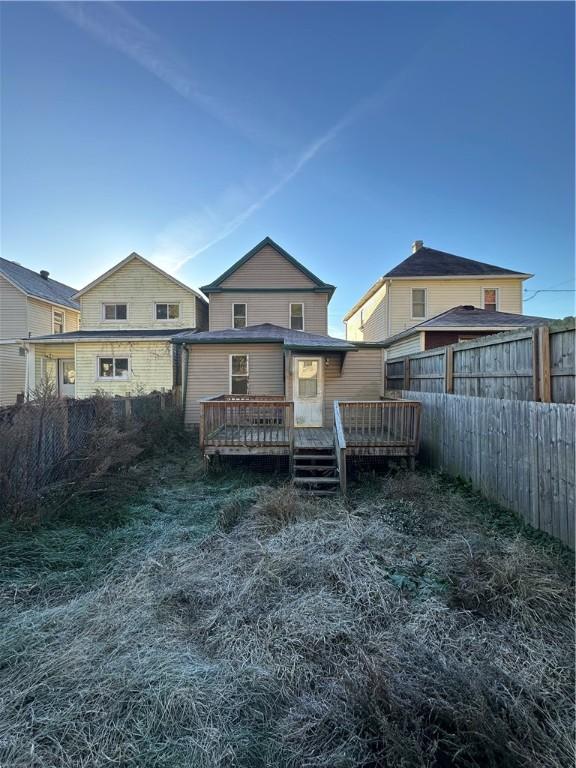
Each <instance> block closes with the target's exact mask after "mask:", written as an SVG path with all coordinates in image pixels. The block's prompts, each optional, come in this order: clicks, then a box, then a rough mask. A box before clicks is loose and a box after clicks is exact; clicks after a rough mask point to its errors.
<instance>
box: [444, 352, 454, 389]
mask: <svg viewBox="0 0 576 768" xmlns="http://www.w3.org/2000/svg"><path fill="white" fill-rule="evenodd" d="M444 392H447V393H449V394H450V393H453V392H454V347H446V349H445V350H444Z"/></svg>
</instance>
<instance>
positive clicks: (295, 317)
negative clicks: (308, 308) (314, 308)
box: [290, 303, 304, 331]
mask: <svg viewBox="0 0 576 768" xmlns="http://www.w3.org/2000/svg"><path fill="white" fill-rule="evenodd" d="M290 328H291V329H292V330H293V331H303V330H304V304H300V303H298V304H290Z"/></svg>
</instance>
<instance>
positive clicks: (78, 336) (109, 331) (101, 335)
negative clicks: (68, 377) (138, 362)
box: [28, 328, 195, 342]
mask: <svg viewBox="0 0 576 768" xmlns="http://www.w3.org/2000/svg"><path fill="white" fill-rule="evenodd" d="M174 330H175V329H174V328H144V329H139V328H121V329H113V328H104V329H102V330H100V331H69V332H68V333H53V334H50V335H48V336H33V337H32V338H31V339H28V341H61V342H66V341H100V340H102V341H106V340H107V339H113V340H116V341H123V340H124V341H125V340H127V339H171V338H172V336H173V335H174ZM181 332H182V333H186V334H193V333H194V332H195V331H194V328H183V329H182V331H181Z"/></svg>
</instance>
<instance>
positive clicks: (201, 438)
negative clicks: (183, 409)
mask: <svg viewBox="0 0 576 768" xmlns="http://www.w3.org/2000/svg"><path fill="white" fill-rule="evenodd" d="M198 444H199V446H200V450H201V451H202V450H203V449H204V403H200V425H199V436H198Z"/></svg>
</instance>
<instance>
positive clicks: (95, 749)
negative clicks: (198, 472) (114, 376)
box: [0, 469, 574, 768]
mask: <svg viewBox="0 0 576 768" xmlns="http://www.w3.org/2000/svg"><path fill="white" fill-rule="evenodd" d="M185 475H186V472H185V469H184V470H183V472H182V473H181V474H180V476H179V478H178V479H177V482H176V481H175V480H174V478H170V476H169V474H168V476H166V475H162V473H161V472H160V476H161V477H163V478H164V480H163V481H162V482H161V483H160V484H159V486H158V488H157V489H156V490H154V491H153V492H150V494H149V495H148V497H147V501H146V502H145V505H144V506H145V508H146V510H147V513H146V515H143V516H142V517H141V519H140V518H138V519H134V520H132V521H131V522H129V523H128V524H127V525H128V528H129V534H130V535H124V540H125V543H124V546H123V548H121V549H120V550H119V551H118V552H117V553H116V555H115V557H114V558H113V559H112V560H111V561H110V562H109V563H108V564H107V566H106V568H105V570H104V571H103V572H102V574H101V577H100V578H96V579H95V580H93V581H92V582H91V584H90V586H89V588H84V589H77V590H76V591H75V592H74V593H73V594H70V593H67V592H66V591H65V590H63V591H62V599H61V600H60V601H58V599H57V595H55V594H54V592H53V591H52V592H51V593H50V598H49V599H48V598H47V596H46V595H45V594H43V593H41V594H40V595H35V596H34V595H33V596H32V597H33V599H30V598H29V599H27V600H24V602H21V603H20V605H19V606H18V608H15V607H14V605H13V600H12V599H11V598H12V593H11V591H10V590H11V587H10V583H11V582H10V580H5V581H4V582H3V584H2V588H3V597H4V600H5V602H4V606H5V610H4V639H3V644H2V647H1V651H0V653H1V656H0V670H1V675H2V680H1V683H2V686H1V693H0V696H1V698H2V701H1V704H2V707H1V709H2V714H1V715H0V764H1V765H2V766H11V767H12V766H13V767H14V768H24V766H26V768H29V767H32V768H35V767H36V766H37V767H40V766H42V767H44V766H62V768H68V767H69V768H72V767H73V768H88V767H90V768H93V767H95V766H122V767H123V768H128V767H130V768H132V767H134V768H135V767H136V766H138V768H143V767H148V766H149V767H150V768H152V767H154V768H161V767H163V766H165V767H166V768H168V766H169V767H170V768H180V767H182V768H183V767H184V766H187V767H194V768H214V767H217V766H221V767H222V768H224V767H225V766H226V768H228V767H229V766H238V767H242V768H260V767H261V768H264V766H270V767H271V768H272V767H273V768H280V767H282V768H284V767H286V768H356V767H358V768H360V766H362V768H390V767H392V766H402V767H406V768H411V767H412V766H415V767H416V766H430V767H432V766H434V767H438V768H443V767H444V766H466V767H468V766H469V767H470V768H472V767H473V766H489V767H490V766H494V767H496V766H497V767H498V768H500V767H501V768H504V766H506V767H508V766H511V768H515V767H516V766H517V767H518V768H520V766H523V767H525V766H529V767H530V766H531V767H533V768H537V767H538V768H541V767H543V766H550V768H565V767H567V766H569V765H572V763H573V747H572V743H573V742H572V717H573V710H572V690H573V681H572V669H573V661H574V660H573V642H572V639H573V635H572V589H571V584H570V573H569V568H568V566H567V565H566V563H565V560H563V559H561V558H560V557H559V556H557V555H556V554H555V553H554V550H553V549H552V548H546V547H545V546H543V545H540V544H538V543H537V542H532V541H530V540H529V539H527V538H526V537H523V536H521V535H510V534H509V533H507V532H505V533H498V531H497V529H495V528H494V526H493V525H492V524H491V523H490V522H489V520H488V519H487V518H485V517H483V515H482V508H481V507H482V503H481V502H479V501H477V500H474V499H472V498H470V497H468V496H466V494H465V493H462V492H460V491H458V490H455V489H453V488H450V487H446V486H444V485H442V483H441V481H440V480H438V479H437V478H434V477H430V476H423V475H414V476H411V475H404V474H400V475H397V476H396V477H394V478H388V479H384V480H382V481H378V482H376V483H373V484H372V485H371V486H370V487H362V488H359V489H357V490H356V491H355V492H354V494H353V496H352V499H351V502H350V503H349V504H348V505H347V506H346V505H344V503H343V502H334V501H333V500H330V501H324V500H321V501H314V500H309V499H306V498H302V497H301V496H299V495H298V494H297V493H296V492H295V491H294V490H293V489H291V488H289V487H280V488H275V487H272V486H270V485H264V484H263V485H255V484H253V483H252V484H251V482H250V477H249V476H248V477H245V478H244V479H243V480H238V479H237V478H236V479H234V478H232V479H228V480H227V479H226V478H220V479H218V480H217V481H216V480H210V479H207V478H203V477H200V476H198V477H197V478H195V479H194V478H192V479H190V478H186V476H185ZM154 510H156V511H155V512H154ZM208 520H212V521H214V522H215V527H214V528H213V529H212V532H211V533H210V534H209V535H204V538H202V535H203V534H202V531H204V532H205V531H206V530H207V528H206V526H208V525H209V523H208V522H207V521H208ZM202 526H203V527H202ZM115 535H118V532H116V534H115ZM199 536H200V539H199V538H198V537H199ZM14 578H15V577H12V582H13V581H14ZM12 590H13V584H12Z"/></svg>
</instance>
